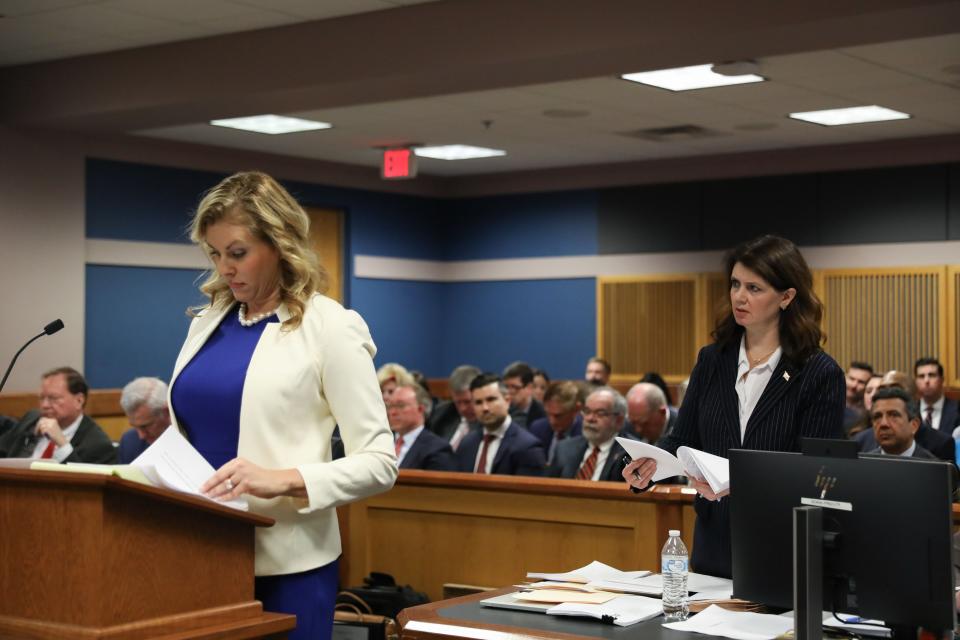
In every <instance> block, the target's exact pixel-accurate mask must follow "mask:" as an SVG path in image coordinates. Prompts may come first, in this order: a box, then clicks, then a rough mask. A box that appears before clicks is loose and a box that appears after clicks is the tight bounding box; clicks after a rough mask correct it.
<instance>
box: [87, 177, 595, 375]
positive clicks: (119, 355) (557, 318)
mask: <svg viewBox="0 0 960 640" xmlns="http://www.w3.org/2000/svg"><path fill="white" fill-rule="evenodd" d="M222 178H223V175H222V174H216V173H210V172H203V171H192V170H186V169H174V168H168V167H158V166H151V165H141V164H134V163H125V162H115V161H109V160H99V159H89V160H88V161H87V194H86V213H87V222H86V224H87V237H89V238H106V239H117V240H135V241H149V242H188V239H187V236H186V234H185V233H184V229H185V228H186V226H187V224H188V223H189V221H190V216H191V215H192V212H193V210H194V208H195V206H196V204H197V202H198V201H199V200H200V198H201V196H202V194H203V192H204V191H205V190H207V189H209V188H210V187H211V186H213V185H214V184H216V183H217V182H218V181H219V180H220V179H222ZM284 184H285V186H286V187H287V188H288V189H289V190H290V191H291V193H293V195H294V196H295V197H296V198H297V199H298V200H299V201H300V202H301V203H302V204H304V205H305V206H316V207H325V208H333V209H342V210H343V211H344V212H345V214H346V244H345V249H346V258H347V264H346V265H345V267H346V271H345V273H346V277H345V282H344V285H345V291H346V299H347V305H348V306H350V307H352V308H354V309H356V310H357V311H359V312H360V313H361V315H363V317H364V318H365V319H366V320H367V323H368V324H369V325H370V329H371V332H372V334H373V337H374V341H375V342H376V343H377V346H378V349H379V352H378V355H377V358H376V361H377V364H378V365H380V364H383V363H385V362H400V363H402V364H404V365H405V366H408V367H410V368H413V369H419V370H421V371H422V372H423V373H424V374H426V375H427V376H428V377H444V376H446V375H448V374H449V372H450V370H451V369H453V368H454V367H455V366H457V365H458V364H461V363H463V362H471V363H474V364H476V365H477V366H481V367H483V368H486V369H491V370H496V371H499V370H500V369H502V368H503V366H504V365H506V364H507V363H509V362H512V361H513V360H517V359H527V360H528V361H530V362H531V363H532V364H534V365H536V366H540V367H543V368H546V369H547V370H548V371H549V372H550V373H551V374H552V375H554V376H560V377H565V376H579V375H580V374H581V373H582V366H583V362H584V361H585V360H586V358H588V357H589V356H590V355H592V354H593V349H594V344H595V316H596V311H595V292H594V281H593V279H585V280H558V281H547V282H543V281H520V282H487V283H466V284H460V283H447V284H441V283H430V282H404V281H386V280H371V279H358V278H356V277H355V276H354V275H353V273H352V268H351V267H352V263H353V256H355V255H358V254H362V255H377V256H388V257H399V258H413V259H422V260H465V259H484V258H502V257H538V256H551V255H594V254H596V253H597V232H596V213H595V212H596V196H595V194H594V192H588V191H584V192H570V193H562V194H535V195H522V196H508V197H491V198H477V199H472V200H438V199H430V198H419V197H413V196H402V195H392V194H384V193H374V192H367V191H360V190H356V189H343V188H335V187H325V186H322V185H315V184H308V183H301V182H285V183H284ZM86 273H87V285H86V290H87V294H86V302H87V304H86V318H87V333H86V336H85V353H86V362H87V365H86V369H87V371H86V374H87V376H88V377H89V378H90V382H91V384H93V385H94V386H97V387H116V386H122V385H123V384H125V383H126V382H127V381H129V380H130V379H131V378H133V377H135V376H137V375H158V376H160V377H163V378H168V377H169V374H170V371H171V370H172V367H173V362H174V360H175V359H176V354H177V352H178V351H179V348H180V345H181V343H182V340H183V336H184V335H185V332H186V326H187V319H186V318H185V317H184V315H183V310H184V309H185V308H186V307H187V306H189V305H191V304H196V303H198V302H199V301H200V300H201V296H200V294H199V293H198V292H197V290H196V283H195V282H194V280H195V279H196V278H197V276H198V274H197V273H196V272H193V271H185V270H177V269H139V268H133V267H103V266H96V265H89V266H88V267H87V272H86ZM105 318H109V319H110V320H109V322H106V321H104V319H105Z"/></svg>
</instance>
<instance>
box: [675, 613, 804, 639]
mask: <svg viewBox="0 0 960 640" xmlns="http://www.w3.org/2000/svg"><path fill="white" fill-rule="evenodd" d="M663 626H664V627H666V628H667V629H673V630H674V631H693V632H694V633H703V634H705V635H708V636H722V637H724V638H733V639H734V640H773V638H776V637H777V636H782V635H783V634H785V633H787V632H788V631H792V630H793V617H786V616H774V615H770V614H766V613H749V612H745V611H727V610H726V609H721V608H720V607H718V606H716V605H712V606H710V607H707V608H706V609H704V610H703V611H701V612H700V613H698V614H696V615H694V616H690V618H689V619H687V620H684V621H683V622H667V623H664V625H663Z"/></svg>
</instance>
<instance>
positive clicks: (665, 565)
mask: <svg viewBox="0 0 960 640" xmlns="http://www.w3.org/2000/svg"><path fill="white" fill-rule="evenodd" d="M686 572H687V559H686V558H675V557H674V558H662V559H661V561H660V573H686Z"/></svg>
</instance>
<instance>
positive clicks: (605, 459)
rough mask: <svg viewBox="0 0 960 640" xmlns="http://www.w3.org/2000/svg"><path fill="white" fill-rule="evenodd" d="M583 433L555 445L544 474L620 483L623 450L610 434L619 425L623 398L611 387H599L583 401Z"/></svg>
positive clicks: (615, 430) (625, 402) (617, 430)
mask: <svg viewBox="0 0 960 640" xmlns="http://www.w3.org/2000/svg"><path fill="white" fill-rule="evenodd" d="M581 413H582V414H583V433H582V434H581V435H579V436H576V437H574V438H568V439H565V440H564V441H563V442H561V443H560V444H558V445H557V452H556V455H555V456H554V458H553V462H552V463H551V464H550V467H549V468H548V470H547V475H549V476H553V477H555V478H576V479H578V480H604V481H612V482H622V481H623V476H622V473H621V472H622V471H623V467H624V463H623V460H622V458H623V456H624V454H625V453H626V451H624V450H623V447H621V446H620V445H619V444H618V443H617V441H616V440H614V437H615V436H616V435H617V434H618V433H619V432H620V430H621V429H622V428H623V420H624V417H625V415H626V413H627V401H626V400H625V399H624V397H623V396H622V395H620V392H619V391H617V390H616V389H613V388H611V387H599V388H598V389H596V390H595V391H593V392H592V393H591V394H590V395H589V396H587V400H586V402H585V403H584V407H583V410H582V412H581Z"/></svg>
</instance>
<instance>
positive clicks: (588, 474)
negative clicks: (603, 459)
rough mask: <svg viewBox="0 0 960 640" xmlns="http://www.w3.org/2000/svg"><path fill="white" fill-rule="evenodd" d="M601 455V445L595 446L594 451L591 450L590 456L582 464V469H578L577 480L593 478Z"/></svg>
mask: <svg viewBox="0 0 960 640" xmlns="http://www.w3.org/2000/svg"><path fill="white" fill-rule="evenodd" d="M599 455H600V447H597V446H594V447H593V451H591V452H590V457H588V458H587V459H586V460H585V461H584V463H583V464H582V465H580V470H579V471H577V480H591V479H592V478H593V470H594V469H596V468H597V457H598V456H599Z"/></svg>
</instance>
